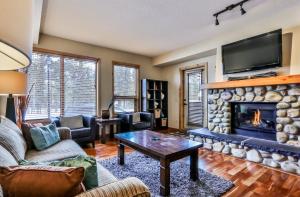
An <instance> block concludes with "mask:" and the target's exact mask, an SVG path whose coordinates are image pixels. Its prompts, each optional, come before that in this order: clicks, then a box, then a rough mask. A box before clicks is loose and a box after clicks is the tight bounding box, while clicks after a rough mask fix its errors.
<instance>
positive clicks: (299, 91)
mask: <svg viewBox="0 0 300 197" xmlns="http://www.w3.org/2000/svg"><path fill="white" fill-rule="evenodd" d="M288 94H289V95H291V96H300V88H292V89H290V90H288Z"/></svg>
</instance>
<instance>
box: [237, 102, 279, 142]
mask: <svg viewBox="0 0 300 197" xmlns="http://www.w3.org/2000/svg"><path fill="white" fill-rule="evenodd" d="M231 104H232V108H231V109H232V114H233V118H232V127H233V128H232V130H233V132H235V133H237V134H240V135H245V136H250V137H257V138H262V139H268V140H276V103H263V102H251V103H246V102H233V103H231Z"/></svg>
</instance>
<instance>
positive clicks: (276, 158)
mask: <svg viewBox="0 0 300 197" xmlns="http://www.w3.org/2000/svg"><path fill="white" fill-rule="evenodd" d="M284 158H285V157H284V156H283V155H281V154H278V153H273V154H272V159H273V160H275V161H281V160H283V159H284Z"/></svg>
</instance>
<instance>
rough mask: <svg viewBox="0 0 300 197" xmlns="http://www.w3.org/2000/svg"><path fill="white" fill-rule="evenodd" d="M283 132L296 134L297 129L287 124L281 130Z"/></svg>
mask: <svg viewBox="0 0 300 197" xmlns="http://www.w3.org/2000/svg"><path fill="white" fill-rule="evenodd" d="M283 131H284V132H286V133H290V134H297V133H298V127H296V126H295V125H292V124H287V125H285V126H284V129H283Z"/></svg>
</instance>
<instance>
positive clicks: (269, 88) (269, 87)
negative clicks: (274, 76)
mask: <svg viewBox="0 0 300 197" xmlns="http://www.w3.org/2000/svg"><path fill="white" fill-rule="evenodd" d="M266 88H267V90H268V91H272V90H274V89H275V88H274V87H273V86H266Z"/></svg>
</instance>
